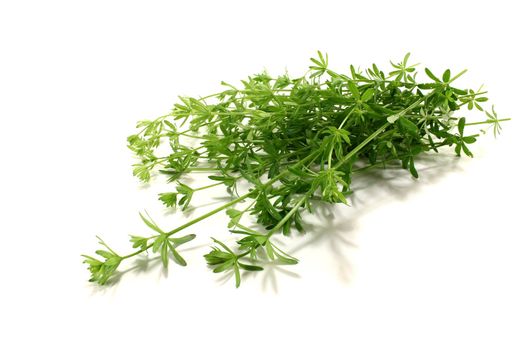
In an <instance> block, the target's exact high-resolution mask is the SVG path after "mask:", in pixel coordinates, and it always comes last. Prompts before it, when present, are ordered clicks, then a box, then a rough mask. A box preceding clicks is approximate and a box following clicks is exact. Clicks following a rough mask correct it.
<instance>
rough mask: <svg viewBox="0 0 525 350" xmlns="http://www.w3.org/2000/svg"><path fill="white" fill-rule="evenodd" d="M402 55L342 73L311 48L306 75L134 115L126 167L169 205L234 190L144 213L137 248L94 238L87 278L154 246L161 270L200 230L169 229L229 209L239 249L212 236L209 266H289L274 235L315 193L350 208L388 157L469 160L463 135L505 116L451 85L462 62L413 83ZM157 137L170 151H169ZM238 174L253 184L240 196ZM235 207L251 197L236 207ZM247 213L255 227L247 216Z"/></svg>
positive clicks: (470, 139)
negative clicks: (160, 188) (216, 200)
mask: <svg viewBox="0 0 525 350" xmlns="http://www.w3.org/2000/svg"><path fill="white" fill-rule="evenodd" d="M409 58H410V54H406V55H405V56H404V58H403V60H402V61H401V62H399V63H391V64H392V67H393V70H392V71H390V72H389V73H385V72H383V71H381V70H380V69H379V68H378V67H377V66H376V65H375V64H373V65H372V66H371V67H370V68H368V69H365V70H363V71H361V70H358V69H356V68H355V67H354V66H353V65H350V67H349V70H348V71H347V72H344V73H338V72H335V71H333V70H331V69H330V68H329V65H328V55H326V54H325V55H323V54H322V53H321V52H318V55H317V57H315V58H311V62H312V65H311V66H310V67H309V68H310V69H309V70H308V72H307V73H306V74H305V75H304V76H300V77H296V78H291V77H290V76H288V74H283V75H280V76H277V77H272V76H270V75H269V74H268V73H266V72H263V73H260V74H256V75H253V76H249V77H248V78H247V79H245V80H242V81H241V86H239V87H236V86H234V85H231V84H228V83H225V82H222V85H223V86H224V90H222V91H221V92H218V93H216V94H213V95H209V96H206V97H202V98H192V97H180V98H179V100H180V101H179V102H178V103H177V104H175V105H174V108H173V110H172V112H171V113H170V114H168V115H164V116H161V117H159V118H157V119H155V120H145V121H140V122H139V123H138V124H137V127H138V128H139V129H140V130H139V132H138V133H137V134H135V135H131V136H129V137H128V144H129V148H130V149H131V150H132V151H133V152H134V154H135V155H136V156H137V158H138V162H137V163H136V164H134V165H133V174H134V175H135V176H137V177H138V178H139V179H140V180H141V181H144V182H148V181H149V180H150V178H151V176H152V174H153V173H158V174H161V175H164V176H166V181H167V182H168V183H171V182H177V185H176V188H175V190H174V191H173V192H166V193H160V194H159V200H160V201H162V202H163V203H164V204H165V206H166V207H175V208H177V207H178V208H180V209H181V210H183V211H184V210H187V209H188V208H189V207H190V205H191V201H192V198H193V195H194V193H195V192H197V191H204V190H206V189H209V188H212V187H215V186H220V185H223V186H225V187H226V189H227V190H228V192H229V194H230V195H231V197H232V198H231V200H230V201H228V202H227V203H224V204H223V205H220V206H219V207H217V208H216V209H213V210H211V211H209V212H208V213H206V214H204V215H201V216H199V217H197V218H195V219H193V220H190V221H189V222H187V223H185V224H183V225H181V226H179V227H177V228H174V229H172V230H170V231H164V230H162V229H161V228H159V226H158V225H157V224H156V223H155V222H154V221H153V219H151V217H149V215H142V214H141V218H142V220H143V221H144V223H145V224H146V225H147V226H148V227H149V228H150V229H151V230H152V231H154V233H153V235H151V236H148V237H139V236H131V243H132V248H133V249H134V250H133V251H132V252H131V253H129V254H127V255H119V254H117V253H116V252H115V251H114V250H112V249H111V248H109V246H108V245H107V244H106V243H105V242H104V241H102V240H101V239H100V244H101V245H102V246H103V247H104V248H105V249H104V250H97V251H96V252H95V253H96V254H97V255H98V256H100V257H101V258H94V257H91V256H86V255H85V256H84V257H85V260H84V262H85V263H86V264H88V265H89V270H90V272H91V279H90V281H93V282H97V283H99V284H105V283H107V282H108V280H110V278H111V277H112V276H113V275H114V274H115V272H116V271H117V268H118V267H119V265H120V264H121V262H122V261H123V260H126V259H130V258H133V257H135V256H137V255H139V254H141V253H144V252H149V251H151V252H152V253H153V254H158V255H160V258H161V261H162V263H163V265H164V266H165V267H167V266H168V264H169V259H170V258H171V259H173V260H174V261H175V262H176V263H177V264H179V265H181V266H185V265H186V261H185V260H184V258H183V257H182V256H181V255H180V254H179V252H178V251H177V248H178V247H179V246H180V245H182V244H185V243H187V242H189V241H191V240H193V239H194V238H195V235H194V234H189V235H185V236H182V237H177V236H176V235H177V234H178V233H179V232H181V231H183V230H185V229H186V228H189V227H191V226H192V225H193V224H195V223H197V222H200V221H202V220H205V219H207V218H209V217H211V216H212V215H214V214H217V213H219V212H221V211H223V210H225V211H226V214H227V215H228V216H229V218H230V222H229V224H228V229H229V230H230V232H231V233H233V234H235V235H237V236H238V237H239V239H238V240H237V241H236V246H235V247H228V246H227V245H226V244H224V243H223V242H221V241H219V240H217V239H214V238H212V239H213V242H214V244H215V246H214V247H213V248H212V250H211V251H210V252H209V253H208V254H206V255H205V256H204V257H205V260H206V262H207V264H208V265H209V266H210V267H211V268H212V270H213V272H216V273H220V272H227V271H233V274H234V276H235V284H236V286H237V287H238V286H239V285H240V283H241V274H240V270H246V271H260V270H262V269H263V265H264V263H266V262H268V261H276V262H277V263H281V264H296V263H297V262H298V260H297V259H296V258H295V257H292V256H290V255H289V254H287V253H286V252H285V251H284V250H283V249H282V248H281V247H279V246H278V244H277V243H276V241H275V240H274V235H276V234H283V235H290V234H291V232H292V231H294V230H297V231H301V232H302V231H304V229H303V220H302V215H303V214H304V213H305V211H306V212H312V207H313V206H314V205H316V203H318V201H324V202H328V203H344V204H347V202H348V201H347V197H348V195H349V194H350V193H351V184H352V177H353V174H354V173H356V172H358V171H364V170H366V169H370V168H372V167H376V166H385V165H386V164H387V163H388V164H397V165H399V166H400V167H402V168H404V169H407V170H408V171H409V173H410V174H411V175H412V176H413V177H415V178H417V177H418V176H419V174H418V171H417V168H416V159H417V156H418V155H420V154H422V153H426V152H431V151H433V152H438V151H439V149H441V148H443V147H446V148H449V147H453V149H454V152H455V153H456V154H457V155H458V156H460V155H462V154H465V155H467V156H469V157H472V156H473V155H472V152H471V151H470V149H469V147H470V145H471V144H472V143H474V142H475V141H476V140H477V138H478V136H479V135H478V134H471V133H467V132H466V129H467V126H472V125H479V124H485V125H487V126H489V127H492V128H493V132H494V136H496V135H497V134H499V132H500V131H501V124H500V123H501V122H502V121H506V120H509V119H508V118H506V119H499V118H498V115H497V114H496V112H495V111H494V107H493V106H492V108H491V109H490V110H485V108H484V107H483V106H484V104H485V103H486V102H487V100H488V98H487V97H486V93H487V92H486V91H484V90H482V88H480V89H478V90H473V89H465V88H460V87H455V86H453V83H455V82H456V80H457V79H458V78H459V77H461V76H462V75H463V74H464V73H465V72H466V70H463V71H460V72H458V73H452V71H451V70H449V69H447V70H446V71H445V72H444V73H443V74H442V75H441V78H438V76H437V75H435V74H434V73H433V72H432V71H430V70H429V69H428V68H425V69H424V72H425V74H426V76H427V77H428V79H427V81H426V82H422V83H420V82H417V81H416V75H417V73H418V71H417V64H410V63H409ZM462 107H466V109H468V110H479V111H481V112H484V115H485V116H486V119H483V120H477V121H473V122H467V119H466V117H464V116H455V115H456V113H457V112H458V111H460V110H461V109H462ZM162 143H164V144H167V145H169V148H170V151H169V152H168V153H167V154H165V155H161V154H160V153H162V152H161V151H160V148H159V146H160V145H161V144H162ZM195 144H196V145H195ZM196 172H209V173H210V175H209V176H208V178H209V180H210V183H209V184H206V185H204V186H202V187H198V188H192V187H190V186H188V185H186V184H184V183H183V182H182V175H187V174H192V173H196ZM242 182H247V183H248V184H249V189H248V190H247V191H245V193H244V194H240V193H239V184H240V183H242ZM240 203H245V204H246V205H245V206H244V207H243V208H238V207H237V205H240ZM250 215H251V217H253V218H254V221H256V223H257V225H255V226H254V225H252V223H251V222H250V223H246V221H249V218H247V216H250ZM253 227H256V228H253Z"/></svg>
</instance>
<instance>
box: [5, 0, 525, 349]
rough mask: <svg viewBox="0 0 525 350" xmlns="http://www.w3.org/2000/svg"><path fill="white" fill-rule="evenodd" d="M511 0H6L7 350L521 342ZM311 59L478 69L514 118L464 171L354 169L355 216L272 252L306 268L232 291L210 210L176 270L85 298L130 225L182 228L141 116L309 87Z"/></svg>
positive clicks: (322, 225) (458, 166)
mask: <svg viewBox="0 0 525 350" xmlns="http://www.w3.org/2000/svg"><path fill="white" fill-rule="evenodd" d="M518 4H519V1H496V2H484V1H476V2H472V3H468V2H460V1H431V2H423V1H413V2H406V1H385V2H379V1H377V2H372V1H370V2H365V1H359V2H353V1H328V0H323V1H315V2H314V1H282V0H281V1H261V2H248V1H239V2H234V1H191V2H190V1H177V2H176V1H166V2H160V1H147V2H146V1H143V2H137V1H122V2H117V1H85V2H82V1H63V2H59V1H34V2H29V1H2V2H1V5H0V118H1V124H0V130H1V134H0V149H1V155H2V157H1V158H2V159H1V171H0V189H1V194H0V204H1V206H2V208H1V211H0V216H1V220H0V233H1V236H0V244H1V254H0V277H1V279H2V282H1V288H0V307H1V308H0V322H1V326H0V334H1V336H0V347H1V348H3V349H31V348H32V349H35V348H37V349H40V348H54V349H63V348H64V349H65V348H68V349H109V348H112V347H113V348H127V349H135V348H141V349H162V348H181V349H205V348H211V347H215V348H218V349H223V348H224V349H225V348H228V349H271V348H274V349H282V348H285V347H288V348H294V349H295V348H321V347H322V348H327V349H525V298H524V296H525V284H524V268H525V254H524V248H525V247H524V244H525V238H524V237H525V230H524V224H523V204H522V201H523V198H524V194H525V193H524V190H523V172H522V169H521V165H522V163H523V151H522V149H523V148H522V143H521V140H522V132H523V130H525V129H524V126H525V125H524V123H523V101H524V99H523V96H524V93H523V88H522V86H523V84H524V81H525V79H524V78H525V76H524V74H523V62H524V59H525V55H524V54H523V38H522V35H523V33H524V32H525V31H524V29H525V28H524V24H523V18H522V14H523V11H522V10H520V9H519V8H518ZM318 49H319V50H322V51H324V52H328V53H329V55H330V61H331V66H332V67H333V68H334V69H336V70H345V69H347V67H348V64H350V63H353V64H355V65H360V66H366V65H369V64H371V63H372V62H376V63H378V64H379V65H380V66H382V67H384V68H385V69H387V70H388V66H387V65H388V60H389V59H394V60H400V59H401V58H402V57H403V55H404V54H405V53H406V52H408V51H410V52H411V53H412V57H413V59H414V60H415V61H416V62H421V63H422V64H423V65H422V67H424V66H428V67H431V68H432V69H433V70H434V71H438V72H442V71H443V70H444V69H446V68H451V69H452V70H453V72H454V71H456V72H457V71H459V70H461V69H463V68H469V73H468V74H467V75H466V76H465V77H464V78H463V79H462V80H460V81H459V83H461V84H464V86H466V87H473V88H477V87H478V86H479V85H481V84H482V83H483V84H485V86H486V88H487V89H488V90H489V92H490V94H489V96H490V98H491V101H492V102H494V103H495V104H496V107H497V110H498V111H499V114H500V116H502V117H512V118H513V120H512V121H511V122H510V123H507V124H505V125H504V130H503V134H502V135H501V137H500V138H498V139H497V140H494V138H493V137H492V136H491V135H490V134H488V135H487V136H486V137H483V138H482V139H480V141H479V142H477V143H476V144H474V145H473V147H472V150H473V151H474V153H475V158H473V159H467V158H465V157H462V158H461V159H456V158H455V157H453V156H451V155H446V154H445V155H443V156H440V157H438V158H434V160H428V159H427V160H423V163H422V164H420V166H419V167H420V175H421V178H420V180H418V181H415V180H412V179H411V178H410V176H409V175H408V173H406V172H404V171H403V172H394V173H389V174H387V175H383V176H381V175H380V174H381V173H379V174H378V175H377V176H367V177H357V176H356V178H355V190H356V194H355V195H354V196H352V198H351V200H352V206H351V207H338V208H336V209H334V211H333V216H332V217H330V216H328V217H321V219H319V220H321V222H319V223H318V224H317V225H315V227H314V228H313V229H312V232H310V233H309V234H307V235H306V236H303V237H295V238H294V239H285V240H282V242H283V244H284V245H285V246H286V247H288V249H290V250H291V251H293V253H294V255H296V256H297V257H298V258H299V259H300V260H301V262H300V264H299V265H297V266H293V267H286V268H280V267H274V268H268V269H267V270H266V271H264V272H261V273H259V274H258V275H257V276H254V275H250V276H247V277H246V278H245V279H244V281H243V285H242V286H241V288H240V289H237V290H236V289H235V288H234V285H233V284H234V283H233V281H232V280H231V279H230V280H227V281H225V283H222V282H221V280H220V276H216V275H213V274H212V273H211V272H209V271H208V269H207V267H206V266H205V262H204V260H203V258H202V255H203V254H204V253H206V252H207V251H208V248H207V246H208V244H209V242H210V239H209V237H210V236H214V237H218V238H223V239H224V238H225V239H227V238H228V236H229V233H228V232H227V230H226V228H225V225H224V224H225V223H226V218H224V216H222V215H218V216H216V217H214V218H213V219H211V220H210V221H209V222H207V223H202V224H201V225H198V226H197V227H195V229H192V230H189V231H188V233H190V232H194V233H196V234H198V238H197V239H195V240H194V241H193V242H191V244H188V249H187V250H185V251H184V256H185V257H186V259H187V260H188V262H189V266H188V267H186V268H180V267H178V266H176V265H174V264H172V265H171V266H170V270H169V272H168V274H167V276H166V274H165V273H163V272H162V270H161V269H160V268H159V267H158V266H153V267H151V268H150V269H148V271H146V272H143V273H140V272H137V270H134V271H132V272H129V273H127V274H125V275H123V276H122V278H121V281H120V283H118V284H116V285H115V286H112V287H109V288H102V289H101V288H97V287H95V286H93V285H90V284H89V283H87V282H86V280H87V278H88V273H87V271H86V267H85V266H82V265H81V263H80V262H81V258H80V254H82V253H92V252H93V251H94V250H95V249H96V239H95V235H96V234H101V235H102V236H103V237H104V238H105V239H106V241H108V242H109V243H111V244H112V245H113V246H115V247H116V248H117V249H119V250H120V251H126V250H127V249H128V242H127V239H128V237H127V235H128V234H131V233H134V234H148V231H147V230H146V228H145V226H144V225H143V224H142V223H141V222H140V219H139V217H138V215H137V213H138V211H139V210H144V209H147V210H148V211H149V212H150V213H151V214H152V215H153V216H154V217H155V218H156V219H157V220H158V221H159V223H160V224H161V226H163V227H166V228H171V227H175V226H177V225H178V224H180V223H182V222H184V221H186V220H188V217H187V216H186V217H185V216H184V215H181V214H169V213H166V211H165V210H164V209H163V208H162V206H161V204H160V203H159V202H158V201H157V200H156V193H157V192H158V191H159V190H160V189H161V188H162V189H166V188H167V187H166V185H163V184H162V182H161V181H159V182H158V184H155V183H154V184H152V185H151V186H149V187H147V186H141V185H140V184H139V183H138V182H137V180H136V179H134V178H133V177H132V176H131V167H130V164H131V163H132V162H133V160H132V157H131V154H130V152H129V151H128V150H127V148H126V142H125V138H126V136H127V135H129V134H130V133H132V132H133V131H134V125H135V122H136V121H137V120H140V119H147V118H154V117H156V116H159V115H162V114H165V113H167V112H169V111H170V108H171V106H172V103H174V102H175V101H176V97H177V95H206V94H208V93H213V92H215V91H216V89H218V88H220V86H219V82H220V81H221V80H227V81H229V82H233V83H235V82H237V81H238V80H240V79H242V78H244V77H245V76H246V75H248V74H252V73H257V72H260V71H261V70H262V69H263V68H267V69H268V70H269V71H270V72H271V73H275V74H278V73H280V72H282V71H284V69H286V68H287V69H288V70H289V71H290V73H292V74H294V73H295V74H302V73H303V71H304V70H305V69H306V68H307V66H308V64H309V62H308V58H309V57H311V56H312V55H313V54H314V53H315V51H316V50H318ZM472 131H473V132H477V131H478V129H476V128H473V129H472ZM196 183H198V181H197V182H196ZM210 200H211V201H214V200H215V201H216V200H217V199H214V194H211V195H210V196H206V195H204V196H200V197H199V198H197V202H198V203H206V202H208V201H210ZM209 208H210V207H202V208H199V209H196V210H195V211H194V212H192V213H190V216H191V215H193V217H194V216H195V215H196V214H197V213H199V212H204V211H205V210H207V209H209Z"/></svg>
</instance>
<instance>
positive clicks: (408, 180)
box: [92, 153, 464, 294]
mask: <svg viewBox="0 0 525 350" xmlns="http://www.w3.org/2000/svg"><path fill="white" fill-rule="evenodd" d="M463 159H464V158H463ZM417 160H418V162H417V165H418V172H419V174H420V177H419V179H414V178H412V177H411V175H410V174H409V173H408V171H406V170H404V169H400V168H399V167H393V166H392V167H386V168H376V169H370V170H368V171H366V172H363V173H356V174H355V175H354V178H353V181H352V184H353V187H352V188H353V191H354V192H353V193H352V194H351V195H350V197H349V198H350V203H351V204H350V207H351V208H348V207H346V206H344V205H335V206H334V205H331V204H329V203H325V202H318V203H317V204H316V205H314V206H313V209H314V212H313V213H312V214H308V215H306V214H305V215H304V219H305V222H304V228H305V232H306V233H305V234H296V237H294V238H295V241H300V242H298V243H297V244H296V245H295V246H292V247H291V248H290V249H289V250H288V253H290V254H291V255H292V256H297V255H299V254H298V253H300V252H301V251H304V250H307V249H309V248H312V247H316V249H328V251H327V252H328V253H329V256H330V257H332V258H333V260H334V261H333V262H334V263H335V265H336V266H337V276H338V278H339V280H340V281H341V282H343V283H350V282H351V281H352V278H353V271H354V268H353V266H352V263H351V259H350V258H349V256H350V254H349V250H350V249H357V248H358V246H357V244H356V239H355V238H356V237H355V235H356V233H357V232H359V220H360V218H362V217H364V216H365V215H366V214H367V213H369V212H371V211H373V210H375V209H377V208H378V207H380V206H381V205H382V204H386V203H389V202H392V201H403V200H405V199H406V198H408V197H409V196H410V195H412V194H414V193H417V192H418V191H420V190H421V189H423V188H424V187H426V186H428V185H431V184H433V183H436V182H438V181H440V179H441V178H443V177H444V176H445V175H447V174H450V173H452V172H453V171H456V172H457V171H462V168H461V167H460V165H459V164H458V160H460V158H458V157H454V156H451V155H450V154H441V153H440V154H430V155H423V156H420V157H418V159H417ZM225 198H227V199H230V197H225ZM213 199H214V201H213V202H211V203H204V204H202V205H197V206H194V207H192V208H190V209H188V211H187V214H186V215H187V216H191V213H192V212H193V211H194V210H197V209H200V208H202V207H207V206H212V205H213V204H218V203H223V202H222V201H221V200H222V199H223V198H222V197H214V198H213ZM170 213H172V212H171V210H169V209H168V210H167V211H166V213H165V215H168V214H170ZM349 213H350V214H351V216H350V217H348V216H347V215H348V214H349ZM186 215H185V216H186ZM345 215H346V217H345ZM301 238H304V240H302V241H301ZM232 239H233V238H232ZM277 241H278V240H277ZM279 243H280V242H279ZM206 247H209V244H208V243H205V244H199V245H194V246H188V247H184V248H182V249H181V250H180V251H181V252H188V251H194V250H197V249H203V248H206ZM291 268H293V266H290V265H282V264H279V263H277V262H275V261H264V270H263V271H260V272H256V273H254V272H248V271H243V272H242V281H243V282H242V283H243V284H245V283H247V282H248V281H250V280H257V279H258V280H260V281H261V287H262V290H263V291H272V292H274V293H276V294H277V293H279V280H281V279H283V278H293V279H298V278H301V275H300V274H299V273H297V272H294V271H291V270H290V269H291ZM159 269H160V274H159V278H168V271H167V270H168V269H165V268H162V267H161V261H160V258H159V257H148V256H147V255H141V256H140V257H139V258H138V259H136V260H135V261H133V263H132V265H131V267H129V268H127V269H125V270H122V271H120V272H118V273H117V274H116V275H115V276H113V277H112V278H111V279H110V280H109V281H108V283H107V284H106V285H105V286H98V285H92V291H93V293H106V292H108V291H109V290H111V289H113V288H115V286H117V285H118V283H119V281H120V280H121V278H122V276H124V275H126V274H134V275H137V274H149V273H151V272H152V271H154V270H155V271H159ZM210 272H211V269H210ZM232 279H233V272H232V271H230V272H227V273H222V274H220V275H219V276H217V278H216V282H217V283H218V285H224V284H226V283H233V282H232Z"/></svg>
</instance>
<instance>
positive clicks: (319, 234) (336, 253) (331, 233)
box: [289, 154, 462, 283]
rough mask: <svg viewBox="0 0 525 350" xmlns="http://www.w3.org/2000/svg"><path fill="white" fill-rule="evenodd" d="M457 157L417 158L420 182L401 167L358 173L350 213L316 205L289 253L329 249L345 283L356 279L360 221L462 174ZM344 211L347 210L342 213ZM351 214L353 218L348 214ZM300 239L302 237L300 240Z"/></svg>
mask: <svg viewBox="0 0 525 350" xmlns="http://www.w3.org/2000/svg"><path fill="white" fill-rule="evenodd" d="M458 159H459V158H458V157H451V156H450V155H442V154H432V155H424V156H421V157H418V158H417V162H416V164H417V166H418V173H419V179H414V178H413V177H412V176H411V175H410V173H409V172H408V171H407V170H405V169H401V168H400V167H399V166H398V167H392V166H388V167H385V168H379V167H378V168H373V169H369V170H367V171H364V172H362V173H356V174H355V175H354V177H353V179H352V186H351V188H352V190H353V193H352V194H351V195H350V196H349V205H350V206H351V207H352V208H351V209H348V208H345V206H344V205H336V206H334V205H331V204H329V203H325V202H320V201H319V202H317V203H315V205H314V206H313V208H314V212H313V214H312V215H304V219H305V224H304V228H305V232H306V233H305V234H304V235H302V236H303V237H304V239H305V240H304V241H303V242H301V243H299V244H298V245H297V246H295V247H294V248H292V249H290V250H289V253H290V254H291V255H293V256H297V255H300V254H298V253H300V252H301V251H302V250H304V249H306V248H309V247H312V246H316V247H327V249H329V251H330V253H331V254H330V255H331V256H332V257H333V259H334V260H335V263H336V265H337V267H338V269H337V275H338V277H339V279H340V280H341V281H342V282H344V283H349V282H351V280H352V277H353V270H354V269H353V267H352V263H351V261H350V259H349V251H350V250H351V249H355V248H357V245H356V243H355V241H356V237H355V234H356V232H357V231H358V230H356V228H358V227H359V218H361V217H363V216H364V215H365V214H367V213H368V212H370V211H373V210H375V209H376V208H377V207H378V206H380V205H382V204H386V203H388V202H391V201H393V200H394V201H404V200H406V199H407V198H408V197H409V196H410V195H411V194H414V193H417V192H418V191H419V190H421V189H423V188H424V187H426V186H428V185H431V184H434V183H437V182H438V181H440V180H441V179H442V178H443V177H444V175H445V174H448V173H450V172H451V171H462V169H461V168H460V166H459V164H458ZM341 208H345V209H344V210H341ZM349 213H351V215H350V216H348V214H349ZM297 238H299V237H297Z"/></svg>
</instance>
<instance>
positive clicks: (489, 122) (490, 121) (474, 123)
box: [465, 118, 511, 126]
mask: <svg viewBox="0 0 525 350" xmlns="http://www.w3.org/2000/svg"><path fill="white" fill-rule="evenodd" d="M509 120H511V118H503V119H497V120H493V119H487V120H485V121H482V122H473V123H465V126H468V125H480V124H494V123H499V122H507V121H509Z"/></svg>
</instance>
